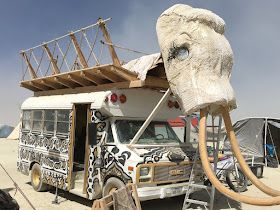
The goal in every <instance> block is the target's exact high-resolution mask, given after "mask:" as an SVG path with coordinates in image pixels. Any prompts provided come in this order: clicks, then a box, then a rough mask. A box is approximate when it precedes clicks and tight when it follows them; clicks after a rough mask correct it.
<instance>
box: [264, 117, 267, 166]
mask: <svg viewBox="0 0 280 210" xmlns="http://www.w3.org/2000/svg"><path fill="white" fill-rule="evenodd" d="M266 136H267V118H265V124H264V162H265V166H266V167H267V159H266V155H267V152H266V141H267V139H266Z"/></svg>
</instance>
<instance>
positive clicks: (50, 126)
mask: <svg viewBox="0 0 280 210" xmlns="http://www.w3.org/2000/svg"><path fill="white" fill-rule="evenodd" d="M54 124H55V110H45V120H44V132H54Z"/></svg>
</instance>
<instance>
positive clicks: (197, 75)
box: [156, 4, 236, 114]
mask: <svg viewBox="0 0 280 210" xmlns="http://www.w3.org/2000/svg"><path fill="white" fill-rule="evenodd" d="M156 28H157V35H158V42H159V45H160V49H161V53H162V58H163V61H164V66H165V71H166V76H167V79H168V81H169V83H170V87H171V90H172V92H173V93H174V94H175V96H176V97H177V98H178V100H179V102H180V104H181V107H182V108H183V111H184V113H185V114H190V113H193V112H195V111H198V110H199V109H201V108H204V107H207V106H210V113H213V114H215V113H216V112H217V107H218V106H217V105H223V106H228V107H229V109H230V110H231V109H234V108H236V101H235V96H234V91H233V89H232V87H231V85H230V82H229V79H230V74H231V69H232V65H233V52H232V49H231V47H230V44H229V42H228V41H227V39H226V37H225V36H224V30H225V23H224V21H223V19H221V18H220V17H219V16H217V15H216V14H214V13H212V12H211V11H208V10H204V9H198V8H192V7H190V6H188V5H184V4H176V5H174V6H172V7H170V8H169V9H167V10H166V11H164V12H163V13H162V14H161V16H160V17H159V18H158V21H157V26H156ZM186 50H187V52H185V51H186Z"/></svg>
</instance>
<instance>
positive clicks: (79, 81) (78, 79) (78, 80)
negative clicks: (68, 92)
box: [68, 74, 92, 86]
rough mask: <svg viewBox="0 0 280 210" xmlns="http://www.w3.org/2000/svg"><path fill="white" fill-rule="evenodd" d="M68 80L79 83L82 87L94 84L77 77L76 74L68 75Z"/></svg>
mask: <svg viewBox="0 0 280 210" xmlns="http://www.w3.org/2000/svg"><path fill="white" fill-rule="evenodd" d="M68 79H70V80H72V81H73V82H75V83H78V84H79V85H81V86H91V85H92V83H91V82H90V81H88V80H85V79H83V78H81V77H79V76H77V75H74V74H69V75H68Z"/></svg>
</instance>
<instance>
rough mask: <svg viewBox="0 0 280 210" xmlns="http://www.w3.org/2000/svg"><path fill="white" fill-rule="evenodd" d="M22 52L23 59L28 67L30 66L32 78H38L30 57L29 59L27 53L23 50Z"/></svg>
mask: <svg viewBox="0 0 280 210" xmlns="http://www.w3.org/2000/svg"><path fill="white" fill-rule="evenodd" d="M20 54H21V56H22V57H23V59H24V60H25V63H26V65H27V67H28V70H29V73H30V76H31V78H32V79H36V78H37V75H36V73H35V71H34V69H33V67H32V65H31V63H30V61H29V59H28V57H27V55H26V53H25V52H21V53H20Z"/></svg>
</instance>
